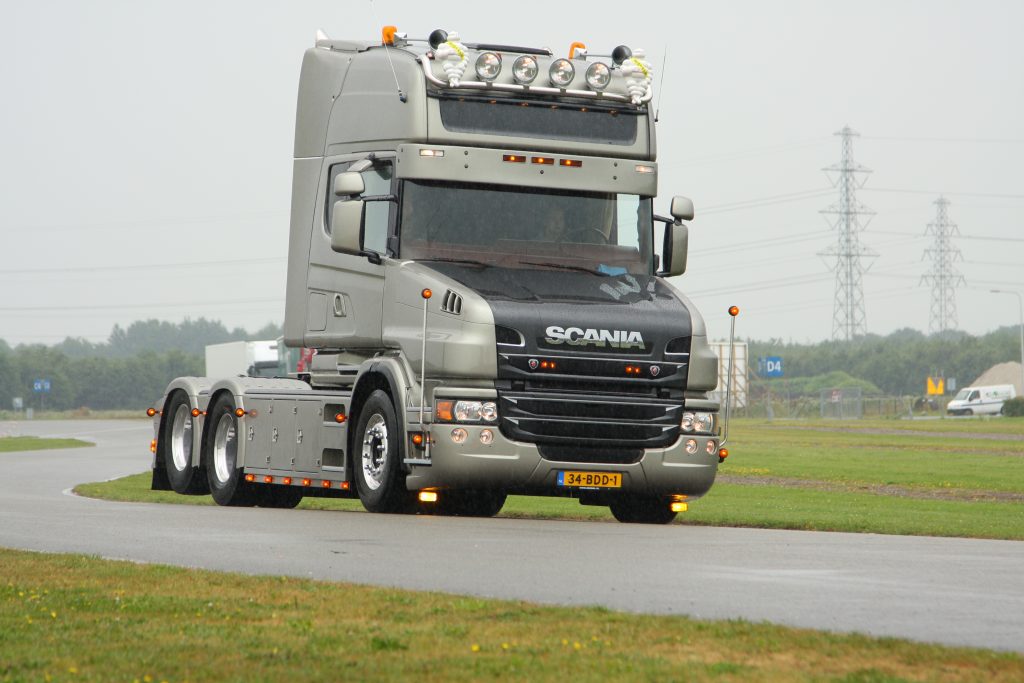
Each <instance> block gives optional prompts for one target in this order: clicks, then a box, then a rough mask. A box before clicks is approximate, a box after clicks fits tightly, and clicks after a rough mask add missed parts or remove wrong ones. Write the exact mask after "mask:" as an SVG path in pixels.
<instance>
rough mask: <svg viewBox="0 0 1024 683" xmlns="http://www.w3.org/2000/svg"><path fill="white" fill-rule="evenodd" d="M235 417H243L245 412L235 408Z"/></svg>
mask: <svg viewBox="0 0 1024 683" xmlns="http://www.w3.org/2000/svg"><path fill="white" fill-rule="evenodd" d="M235 417H245V410H244V409H242V408H235Z"/></svg>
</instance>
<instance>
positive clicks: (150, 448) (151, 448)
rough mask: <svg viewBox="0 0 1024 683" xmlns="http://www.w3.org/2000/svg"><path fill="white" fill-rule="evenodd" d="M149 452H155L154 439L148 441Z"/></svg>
mask: <svg viewBox="0 0 1024 683" xmlns="http://www.w3.org/2000/svg"><path fill="white" fill-rule="evenodd" d="M149 452H150V453H156V439H153V440H152V441H150V442H149Z"/></svg>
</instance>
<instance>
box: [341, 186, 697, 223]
mask: <svg viewBox="0 0 1024 683" xmlns="http://www.w3.org/2000/svg"><path fill="white" fill-rule="evenodd" d="M339 177H340V176H339ZM669 213H671V214H672V218H675V219H676V220H677V221H692V220H693V200H692V199H690V198H689V197H673V198H672V208H671V209H670V211H669Z"/></svg>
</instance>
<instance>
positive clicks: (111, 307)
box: [0, 299, 284, 313]
mask: <svg viewBox="0 0 1024 683" xmlns="http://www.w3.org/2000/svg"><path fill="white" fill-rule="evenodd" d="M269 303H274V304H282V305H283V304H284V300H283V299H241V300H236V301H185V302H178V303H166V304H157V303H152V302H147V303H142V304H104V305H100V306H82V305H70V306H0V312H2V313H7V312H12V313H13V312H36V311H120V310H137V309H140V308H141V309H150V308H182V307H185V306H188V307H195V308H209V307H211V306H214V307H215V306H234V305H239V304H269Z"/></svg>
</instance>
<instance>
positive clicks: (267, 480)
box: [263, 474, 274, 484]
mask: <svg viewBox="0 0 1024 683" xmlns="http://www.w3.org/2000/svg"><path fill="white" fill-rule="evenodd" d="M263 483H264V484H273V483H274V478H273V477H272V476H270V475H269V474H268V475H266V476H265V477H263Z"/></svg>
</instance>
